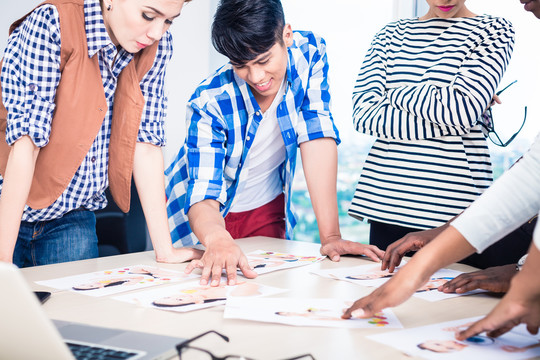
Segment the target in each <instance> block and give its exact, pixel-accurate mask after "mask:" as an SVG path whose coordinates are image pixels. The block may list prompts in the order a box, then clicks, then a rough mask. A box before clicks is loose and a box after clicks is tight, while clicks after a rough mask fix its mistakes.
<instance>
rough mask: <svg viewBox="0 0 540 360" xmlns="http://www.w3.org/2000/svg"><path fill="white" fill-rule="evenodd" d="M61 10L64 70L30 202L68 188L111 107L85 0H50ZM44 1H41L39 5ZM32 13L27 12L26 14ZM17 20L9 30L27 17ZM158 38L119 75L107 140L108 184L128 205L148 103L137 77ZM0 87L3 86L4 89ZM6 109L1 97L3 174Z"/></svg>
mask: <svg viewBox="0 0 540 360" xmlns="http://www.w3.org/2000/svg"><path fill="white" fill-rule="evenodd" d="M43 4H52V5H54V6H55V7H56V9H57V10H58V14H59V18H60V32H61V35H60V37H61V42H62V43H61V64H60V71H61V73H62V76H61V79H60V83H59V84H58V87H57V90H56V98H55V104H56V108H55V111H54V114H53V118H52V123H51V133H50V139H49V143H48V144H47V145H46V146H44V147H43V148H41V149H40V152H39V155H38V158H37V161H36V166H35V171H34V178H33V180H32V186H31V188H30V194H29V196H28V200H27V202H26V204H27V205H28V206H30V207H31V208H33V209H42V208H46V207H48V206H50V205H51V204H52V203H53V202H54V201H55V200H56V199H58V197H59V196H60V195H61V194H62V193H63V192H64V190H65V189H66V188H67V186H68V184H69V183H70V181H71V179H72V178H73V176H74V175H75V172H76V171H77V169H78V168H79V166H80V165H81V163H82V161H83V159H84V157H85V156H86V154H87V153H88V151H89V149H90V146H91V145H92V142H93V141H94V139H95V137H96V136H97V134H98V132H99V129H100V127H101V124H102V123H103V120H104V118H105V113H106V111H107V102H106V99H105V92H104V90H103V83H102V79H101V74H100V70H99V64H98V58H97V54H96V55H94V56H93V57H92V58H89V57H88V47H87V42H86V32H85V23H84V4H83V0H48V1H45V2H43V3H42V4H41V5H43ZM41 5H40V6H41ZM26 16H28V14H27V15H26ZM26 16H24V17H23V18H21V19H19V20H17V21H16V22H15V23H13V25H11V27H10V33H11V32H12V31H13V30H14V29H16V28H17V26H19V25H20V24H21V23H22V21H23V20H24V19H25V18H26ZM157 47H158V42H156V43H154V44H153V45H152V46H150V47H148V48H146V49H144V50H142V51H140V52H139V53H137V54H136V55H135V57H134V59H133V60H132V61H131V62H130V63H129V64H128V65H127V66H126V67H125V68H124V70H123V71H122V72H121V74H120V76H119V78H118V84H117V88H116V92H115V95H114V106H113V109H114V110H113V117H112V128H111V138H110V143H109V164H108V173H109V186H110V190H111V194H112V195H113V198H114V201H115V202H116V204H117V205H118V207H119V208H120V209H121V210H122V211H124V212H127V211H129V205H130V204H129V202H130V192H131V176H132V172H133V157H134V153H135V145H136V141H137V135H138V130H139V125H140V122H141V116H142V112H143V108H144V104H145V99H144V97H143V95H142V92H141V89H140V86H139V83H140V81H141V79H142V78H143V76H144V75H145V74H146V73H147V72H148V70H150V68H151V66H152V64H153V63H154V59H155V55H156V51H157ZM0 90H1V89H0ZM6 122H7V110H6V108H5V107H4V105H3V104H1V103H0V174H2V175H4V174H5V170H6V164H7V159H8V155H9V152H10V147H9V146H8V145H7V143H6V138H5V135H6V125H7V124H6Z"/></svg>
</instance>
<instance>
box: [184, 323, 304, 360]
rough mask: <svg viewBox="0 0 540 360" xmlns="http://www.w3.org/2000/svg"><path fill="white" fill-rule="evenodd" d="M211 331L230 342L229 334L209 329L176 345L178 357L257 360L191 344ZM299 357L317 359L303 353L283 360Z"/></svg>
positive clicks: (191, 359) (189, 359)
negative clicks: (219, 353)
mask: <svg viewBox="0 0 540 360" xmlns="http://www.w3.org/2000/svg"><path fill="white" fill-rule="evenodd" d="M210 333H214V334H216V335H218V336H219V337H221V338H222V339H223V340H225V341H227V342H229V338H228V337H227V336H225V335H223V334H220V333H219V332H217V331H214V330H210V331H207V332H205V333H202V334H200V335H197V336H195V337H193V338H191V339H188V340H186V341H184V342H181V343H180V344H178V345H176V351H178V357H179V358H180V360H255V359H253V358H248V357H245V356H240V355H226V356H223V357H220V356H215V355H214V354H212V352H210V351H208V350H206V349H203V348H199V347H195V346H191V345H190V343H191V342H193V341H195V340H197V339H200V338H201V337H203V336H205V335H207V334H210ZM298 359H305V360H307V359H311V360H315V358H314V357H313V355H311V354H303V355H299V356H295V357H291V358H287V359H283V360H298Z"/></svg>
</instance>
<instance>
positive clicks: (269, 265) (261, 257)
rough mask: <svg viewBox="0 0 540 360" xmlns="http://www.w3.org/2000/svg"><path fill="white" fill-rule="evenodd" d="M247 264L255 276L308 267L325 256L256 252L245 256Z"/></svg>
mask: <svg viewBox="0 0 540 360" xmlns="http://www.w3.org/2000/svg"><path fill="white" fill-rule="evenodd" d="M246 257H247V259H248V263H249V265H250V266H251V268H253V269H254V271H255V272H256V273H257V274H259V275H260V274H266V273H269V272H272V271H276V270H282V269H289V268H293V267H298V266H304V265H310V264H314V263H317V262H319V261H322V260H323V259H324V258H325V257H326V256H323V255H321V254H320V253H313V254H302V255H297V254H286V253H281V252H276V251H265V250H256V251H253V252H250V253H248V254H246Z"/></svg>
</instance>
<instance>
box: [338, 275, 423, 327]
mask: <svg viewBox="0 0 540 360" xmlns="http://www.w3.org/2000/svg"><path fill="white" fill-rule="evenodd" d="M405 267H407V265H406V266H405ZM405 267H404V268H403V269H405ZM403 269H401V270H400V271H399V272H397V273H396V275H395V276H393V277H392V278H391V279H390V280H388V281H387V282H386V283H384V284H383V285H382V286H381V287H379V288H377V289H375V290H374V291H373V292H372V293H371V294H369V295H368V296H365V297H363V298H361V299H359V300H357V301H355V302H354V304H353V305H352V306H351V307H350V308H348V309H347V310H345V312H344V313H343V315H342V316H341V317H342V318H343V319H350V318H351V317H353V318H369V317H372V316H374V315H375V314H376V313H378V312H379V311H381V310H383V309H385V308H388V307H394V306H397V305H399V304H401V303H403V302H404V301H405V300H407V299H408V298H409V297H411V296H412V294H414V292H415V291H416V290H417V289H418V288H419V287H420V286H421V285H422V284H424V283H425V282H426V281H427V279H426V280H424V279H421V278H420V277H416V278H414V277H408V276H407V275H406V274H405V273H404V271H403ZM403 275H404V276H403Z"/></svg>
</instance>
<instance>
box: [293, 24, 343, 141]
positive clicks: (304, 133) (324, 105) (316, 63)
mask: <svg viewBox="0 0 540 360" xmlns="http://www.w3.org/2000/svg"><path fill="white" fill-rule="evenodd" d="M311 36H312V37H313V38H315V40H311V39H310V40H311V41H316V46H317V47H316V51H314V52H313V54H312V58H311V66H310V67H309V68H308V69H306V71H309V74H308V76H307V78H308V82H307V86H306V89H305V95H304V98H303V100H302V104H301V107H300V111H299V120H300V121H299V124H298V126H297V131H298V143H299V144H301V143H303V142H305V141H309V140H314V139H318V138H322V137H330V138H333V139H335V140H336V142H337V143H339V134H338V130H337V128H336V126H335V124H334V120H333V118H332V113H331V111H330V104H331V97H330V86H329V83H328V69H329V65H328V59H327V55H326V43H325V42H324V40H323V39H322V38H316V37H315V36H313V35H311Z"/></svg>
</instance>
